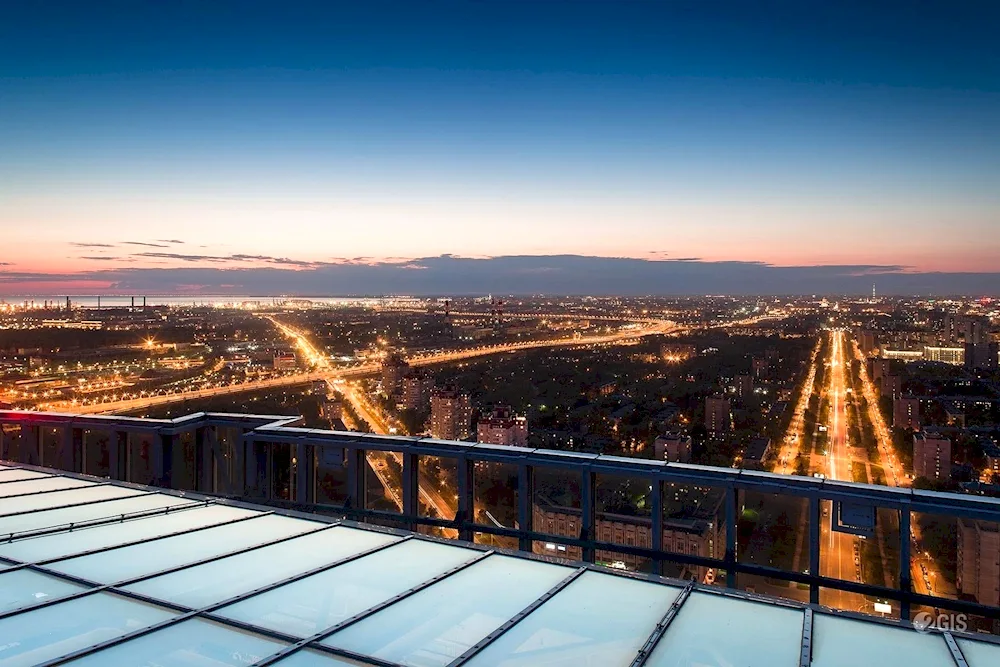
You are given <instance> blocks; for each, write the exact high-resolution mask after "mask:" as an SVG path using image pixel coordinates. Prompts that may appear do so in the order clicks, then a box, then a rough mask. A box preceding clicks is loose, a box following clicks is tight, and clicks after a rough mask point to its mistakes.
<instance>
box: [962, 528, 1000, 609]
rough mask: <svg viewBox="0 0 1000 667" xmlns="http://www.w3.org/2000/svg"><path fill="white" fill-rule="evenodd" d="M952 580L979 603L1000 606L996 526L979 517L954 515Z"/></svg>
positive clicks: (999, 548)
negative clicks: (955, 541)
mask: <svg viewBox="0 0 1000 667" xmlns="http://www.w3.org/2000/svg"><path fill="white" fill-rule="evenodd" d="M956 569H957V572H956V577H955V579H956V581H955V584H956V586H957V587H958V590H959V592H961V593H963V594H965V595H971V596H972V597H973V598H975V599H976V602H978V603H979V604H984V605H990V606H993V607H997V606H1000V527H998V525H997V524H996V523H994V522H990V521H982V520H979V519H965V518H961V517H960V518H959V519H958V559H957V568H956Z"/></svg>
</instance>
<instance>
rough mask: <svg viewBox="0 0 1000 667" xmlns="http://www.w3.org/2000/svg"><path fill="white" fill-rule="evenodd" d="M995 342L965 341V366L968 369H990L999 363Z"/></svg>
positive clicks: (998, 347) (999, 349) (997, 348)
mask: <svg viewBox="0 0 1000 667" xmlns="http://www.w3.org/2000/svg"><path fill="white" fill-rule="evenodd" d="M998 353H1000V346H998V345H997V343H966V344H965V367H966V368H968V369H969V370H977V369H979V370H992V369H995V368H997V367H998V365H1000V359H998V356H1000V354H998Z"/></svg>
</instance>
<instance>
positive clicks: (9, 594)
mask: <svg viewBox="0 0 1000 667" xmlns="http://www.w3.org/2000/svg"><path fill="white" fill-rule="evenodd" d="M82 590H85V589H84V587H83V586H77V585H76V584H71V583H69V582H68V581H63V580H62V579H56V578H55V577H49V576H46V575H44V574H39V573H37V572H32V571H30V570H14V571H13V572H2V573H0V614H2V613H4V612H8V611H12V610H14V609H20V608H22V607H29V606H31V605H33V604H38V603H39V602H45V601H46V600H51V599H52V598H60V597H63V596H66V595H70V594H72V593H76V592H77V591H82ZM2 643H3V642H2V641H0V644H2Z"/></svg>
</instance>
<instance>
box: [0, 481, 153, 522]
mask: <svg viewBox="0 0 1000 667" xmlns="http://www.w3.org/2000/svg"><path fill="white" fill-rule="evenodd" d="M146 493H147V492H146V491H139V490H137V489H126V488H125V487H122V486H111V485H110V484H101V485H100V486H87V487H82V488H79V489H70V490H68V491H57V492H55V493H42V494H39V495H37V496H21V497H20V498H5V499H4V501H3V502H2V503H0V516H8V515H11V514H19V513H21V512H33V511H35V510H39V509H44V508H47V507H65V506H67V505H78V504H80V503H92V502H94V501H98V500H108V499H110V498H125V497H126V496H139V495H145V494H146Z"/></svg>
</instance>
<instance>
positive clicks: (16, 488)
mask: <svg viewBox="0 0 1000 667" xmlns="http://www.w3.org/2000/svg"><path fill="white" fill-rule="evenodd" d="M93 485H94V482H87V481H84V480H82V479H70V478H69V477H51V476H50V477H43V478H41V479H26V480H24V481H21V482H8V483H7V484H0V498H8V497H10V496H20V495H24V494H26V493H43V492H45V491H59V490H60V489H73V488H76V487H79V486H93Z"/></svg>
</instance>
